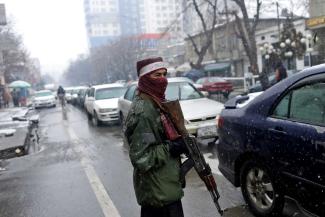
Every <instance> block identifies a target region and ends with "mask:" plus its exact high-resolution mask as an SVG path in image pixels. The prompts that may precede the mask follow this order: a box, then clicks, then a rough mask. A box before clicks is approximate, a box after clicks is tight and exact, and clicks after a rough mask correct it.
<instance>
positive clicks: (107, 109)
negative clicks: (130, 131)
mask: <svg viewBox="0 0 325 217" xmlns="http://www.w3.org/2000/svg"><path fill="white" fill-rule="evenodd" d="M114 111H117V109H113V108H105V109H99V113H107V112H114Z"/></svg>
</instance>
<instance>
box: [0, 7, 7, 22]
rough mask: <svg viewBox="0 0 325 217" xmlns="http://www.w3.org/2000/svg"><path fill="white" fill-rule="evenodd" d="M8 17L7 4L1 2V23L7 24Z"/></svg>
mask: <svg viewBox="0 0 325 217" xmlns="http://www.w3.org/2000/svg"><path fill="white" fill-rule="evenodd" d="M6 24H7V18H6V8H5V4H0V25H6Z"/></svg>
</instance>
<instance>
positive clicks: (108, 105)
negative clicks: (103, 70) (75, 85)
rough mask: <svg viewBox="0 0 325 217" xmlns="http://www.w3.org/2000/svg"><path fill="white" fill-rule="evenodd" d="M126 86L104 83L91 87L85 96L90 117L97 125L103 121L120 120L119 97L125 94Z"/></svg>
mask: <svg viewBox="0 0 325 217" xmlns="http://www.w3.org/2000/svg"><path fill="white" fill-rule="evenodd" d="M125 90H126V87H124V85H122V84H102V85H95V86H92V87H90V89H89V90H88V91H87V94H86V97H85V108H86V111H87V114H88V118H89V119H91V120H92V122H93V124H94V125H95V126H98V125H100V124H101V123H102V122H110V123H111V122H118V121H119V110H118V108H117V101H118V98H119V97H121V96H122V95H124V93H125Z"/></svg>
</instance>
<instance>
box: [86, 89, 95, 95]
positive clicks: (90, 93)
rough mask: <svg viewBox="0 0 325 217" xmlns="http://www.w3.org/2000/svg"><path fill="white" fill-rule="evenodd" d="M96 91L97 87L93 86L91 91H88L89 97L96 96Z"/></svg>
mask: <svg viewBox="0 0 325 217" xmlns="http://www.w3.org/2000/svg"><path fill="white" fill-rule="evenodd" d="M94 92H95V89H94V88H91V89H90V91H89V93H88V96H89V97H94Z"/></svg>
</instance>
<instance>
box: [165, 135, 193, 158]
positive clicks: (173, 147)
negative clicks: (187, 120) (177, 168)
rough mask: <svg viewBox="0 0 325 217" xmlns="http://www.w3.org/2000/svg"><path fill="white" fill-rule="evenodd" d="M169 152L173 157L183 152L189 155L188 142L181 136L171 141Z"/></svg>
mask: <svg viewBox="0 0 325 217" xmlns="http://www.w3.org/2000/svg"><path fill="white" fill-rule="evenodd" d="M169 152H170V154H171V156H173V157H178V156H180V155H181V154H186V155H188V153H189V152H188V149H187V147H186V144H185V142H184V140H183V139H182V138H181V137H180V138H178V139H175V140H173V141H170V142H169Z"/></svg>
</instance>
